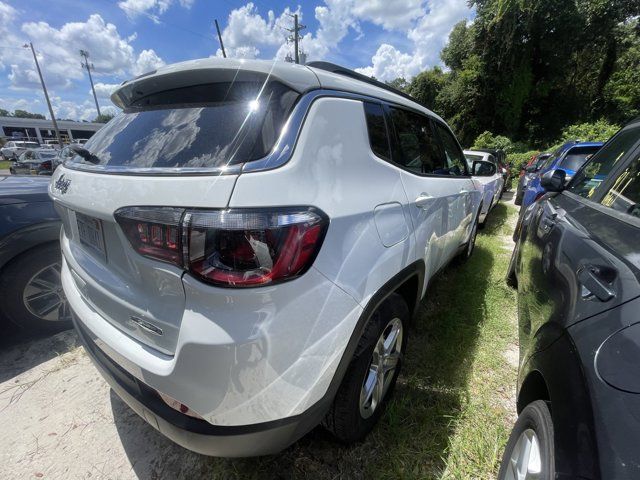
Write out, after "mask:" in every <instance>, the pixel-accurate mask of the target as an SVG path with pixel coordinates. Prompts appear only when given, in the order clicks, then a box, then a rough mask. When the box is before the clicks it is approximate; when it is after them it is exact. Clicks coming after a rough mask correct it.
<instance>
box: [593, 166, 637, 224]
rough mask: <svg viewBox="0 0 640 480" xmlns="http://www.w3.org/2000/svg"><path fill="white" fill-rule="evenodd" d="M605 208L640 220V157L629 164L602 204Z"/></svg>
mask: <svg viewBox="0 0 640 480" xmlns="http://www.w3.org/2000/svg"><path fill="white" fill-rule="evenodd" d="M600 203H602V205H604V206H605V207H610V208H613V209H614V210H617V211H619V212H622V213H626V214H628V215H632V216H634V217H637V218H640V157H639V156H638V155H636V157H635V158H634V159H633V160H632V161H631V162H630V163H629V165H628V166H627V168H625V169H624V170H623V171H622V172H621V173H620V174H619V175H618V178H616V179H615V181H614V182H613V185H611V187H610V188H609V190H608V191H607V193H606V194H605V196H604V197H603V198H602V201H601V202H600Z"/></svg>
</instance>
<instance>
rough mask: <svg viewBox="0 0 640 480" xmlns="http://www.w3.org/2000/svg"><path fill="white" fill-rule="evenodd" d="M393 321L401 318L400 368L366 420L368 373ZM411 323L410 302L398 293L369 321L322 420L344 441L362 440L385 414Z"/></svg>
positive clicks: (393, 374) (393, 373) (379, 308)
mask: <svg viewBox="0 0 640 480" xmlns="http://www.w3.org/2000/svg"><path fill="white" fill-rule="evenodd" d="M394 319H399V320H400V322H401V325H402V330H401V331H402V340H401V346H400V354H399V359H398V363H397V367H396V369H395V371H394V372H390V373H389V374H390V375H392V376H391V377H390V383H389V386H388V388H387V390H386V394H384V395H383V396H382V400H381V401H380V402H379V403H378V404H377V405H376V406H375V407H374V409H372V410H369V412H370V415H369V416H368V417H366V418H365V417H364V416H363V414H362V413H361V410H362V409H361V401H360V394H361V390H362V389H363V386H364V382H365V380H366V379H367V376H368V374H369V370H370V367H371V365H372V358H373V354H374V349H375V348H376V344H377V343H378V339H379V338H380V337H381V336H382V335H383V334H384V333H385V332H386V331H387V329H388V327H389V325H390V324H391V322H392V321H393V320H394ZM408 324H409V308H408V307H407V303H406V302H405V301H404V299H403V298H402V297H401V296H400V295H398V294H395V293H392V294H391V295H389V297H388V298H387V299H386V300H385V301H384V302H383V303H382V304H381V305H380V306H379V307H378V309H377V310H376V311H375V312H374V313H373V315H371V318H370V319H369V321H368V322H367V325H366V326H365V329H364V332H363V334H362V336H361V337H360V341H359V342H358V346H357V347H356V351H355V353H354V356H353V359H352V360H351V363H350V364H349V367H348V369H347V372H346V373H345V376H344V378H343V379H342V383H341V384H340V388H339V389H338V393H337V394H336V396H335V399H334V401H333V404H332V406H331V408H330V409H329V412H328V413H327V415H326V417H325V418H324V420H323V421H322V425H323V426H324V427H325V428H326V429H327V430H329V431H330V432H331V433H332V434H333V435H334V436H335V437H336V438H337V439H338V440H340V441H341V442H343V443H347V444H349V443H353V442H357V441H360V440H362V439H363V438H364V437H365V436H366V435H367V434H368V433H369V432H370V431H371V429H372V428H373V427H374V426H375V424H376V423H377V422H378V419H379V418H380V416H381V415H382V413H383V411H384V408H385V406H386V404H387V401H388V400H389V398H390V397H391V395H392V393H393V389H394V387H395V383H396V380H397V378H398V374H399V373H400V369H401V367H402V359H403V355H404V351H405V347H406V344H407V326H408Z"/></svg>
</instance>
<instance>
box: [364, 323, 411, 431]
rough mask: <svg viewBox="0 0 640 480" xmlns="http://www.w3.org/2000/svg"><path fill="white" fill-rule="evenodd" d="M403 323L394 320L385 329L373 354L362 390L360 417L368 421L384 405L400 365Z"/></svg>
mask: <svg viewBox="0 0 640 480" xmlns="http://www.w3.org/2000/svg"><path fill="white" fill-rule="evenodd" d="M402 336H403V331H402V321H401V320H400V319H399V318H394V319H393V320H391V321H390V322H389V323H387V326H386V327H385V328H384V330H383V331H382V333H381V334H380V337H378V341H377V342H376V346H375V348H374V349H373V353H372V354H371V362H370V364H369V369H368V370H367V373H366V374H365V378H364V381H363V382H362V388H361V390H360V415H361V416H362V418H364V419H367V418H369V417H370V416H371V415H373V413H374V412H375V411H376V409H377V408H378V407H379V405H380V404H381V403H382V400H383V399H384V396H385V395H386V393H387V390H388V389H389V386H390V385H391V382H392V380H393V377H394V375H395V373H396V370H397V369H398V365H399V363H400V355H401V349H402Z"/></svg>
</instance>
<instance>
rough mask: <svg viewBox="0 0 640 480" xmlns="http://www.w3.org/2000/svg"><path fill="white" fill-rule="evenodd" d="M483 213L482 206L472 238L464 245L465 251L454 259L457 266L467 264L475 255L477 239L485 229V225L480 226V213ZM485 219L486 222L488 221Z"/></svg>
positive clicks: (479, 209)
mask: <svg viewBox="0 0 640 480" xmlns="http://www.w3.org/2000/svg"><path fill="white" fill-rule="evenodd" d="M481 211H482V205H480V208H478V215H477V216H476V221H475V224H474V225H473V231H472V232H471V237H470V238H469V241H468V242H467V243H465V244H464V250H462V251H461V252H460V253H459V254H458V255H457V256H456V258H454V259H453V263H455V264H457V265H462V264H463V263H466V262H467V261H468V260H469V259H470V258H471V255H473V250H474V249H475V247H476V237H477V236H478V230H479V229H482V228H484V224H480V212H481ZM487 216H488V214H487ZM486 220H487V219H486V217H485V221H486Z"/></svg>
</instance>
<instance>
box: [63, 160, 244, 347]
mask: <svg viewBox="0 0 640 480" xmlns="http://www.w3.org/2000/svg"><path fill="white" fill-rule="evenodd" d="M235 180H236V176H235V175H219V176H155V177H154V176H133V175H109V174H96V173H88V172H80V171H76V170H70V169H66V168H64V167H63V166H61V167H59V168H58V169H56V171H55V173H54V175H53V178H52V181H51V186H50V195H51V197H52V198H53V200H54V204H55V206H56V209H57V211H58V212H59V214H60V217H61V218H62V222H63V225H64V233H63V237H62V242H61V243H62V251H63V254H64V256H65V258H66V260H67V263H68V265H69V268H70V269H71V272H72V276H73V278H74V281H75V283H76V286H77V287H78V290H79V291H80V293H81V295H82V296H83V298H84V299H85V301H86V302H87V304H88V305H90V306H91V308H93V309H94V310H95V311H97V312H98V313H99V314H100V315H101V316H102V317H103V318H104V319H105V321H108V322H110V323H111V324H112V325H114V326H115V327H117V328H119V329H120V330H122V331H124V332H125V333H127V334H128V335H130V336H131V337H133V338H135V339H137V340H139V341H140V342H142V343H144V344H146V345H149V346H150V347H153V348H154V349H156V350H159V351H161V352H163V353H165V354H169V355H172V354H173V353H175V346H176V344H177V340H178V334H179V331H180V323H181V320H182V315H183V312H184V303H185V295H184V289H183V286H182V274H183V270H182V269H180V268H178V267H176V266H174V265H170V264H168V263H164V262H160V261H157V260H154V259H150V258H146V257H143V256H141V255H139V254H138V253H137V252H135V251H134V250H133V248H132V247H131V245H130V243H129V241H128V239H127V238H126V237H125V236H124V234H123V232H122V230H121V229H120V227H119V226H118V224H117V223H116V221H115V219H114V216H113V213H114V212H115V211H116V210H117V209H119V208H121V207H127V206H171V207H204V208H224V207H226V206H227V204H228V202H229V198H230V196H231V192H232V190H233V186H234V184H235Z"/></svg>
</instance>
